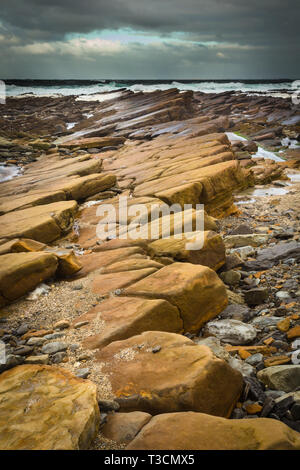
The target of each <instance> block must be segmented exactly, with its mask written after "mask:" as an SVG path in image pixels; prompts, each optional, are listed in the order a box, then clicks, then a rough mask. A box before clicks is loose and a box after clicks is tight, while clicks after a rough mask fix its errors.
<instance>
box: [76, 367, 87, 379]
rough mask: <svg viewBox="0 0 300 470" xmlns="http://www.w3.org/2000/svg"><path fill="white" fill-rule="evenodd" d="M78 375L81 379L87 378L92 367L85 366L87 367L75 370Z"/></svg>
mask: <svg viewBox="0 0 300 470" xmlns="http://www.w3.org/2000/svg"><path fill="white" fill-rule="evenodd" d="M75 375H76V377H79V378H80V379H86V378H87V377H88V376H89V375H90V369H88V368H85V369H77V370H76V372H75Z"/></svg>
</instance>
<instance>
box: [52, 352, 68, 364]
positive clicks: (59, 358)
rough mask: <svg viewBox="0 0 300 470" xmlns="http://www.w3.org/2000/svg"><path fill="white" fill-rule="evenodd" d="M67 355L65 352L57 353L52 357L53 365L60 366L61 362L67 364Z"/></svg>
mask: <svg viewBox="0 0 300 470" xmlns="http://www.w3.org/2000/svg"><path fill="white" fill-rule="evenodd" d="M67 357H68V356H67V353H66V352H64V351H60V352H57V353H55V354H53V356H52V357H51V361H52V362H53V364H59V363H60V362H65V361H66V359H67Z"/></svg>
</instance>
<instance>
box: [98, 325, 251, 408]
mask: <svg viewBox="0 0 300 470" xmlns="http://www.w3.org/2000/svg"><path fill="white" fill-rule="evenodd" d="M97 358H98V359H99V360H100V362H101V363H102V364H103V368H102V371H103V372H104V373H106V374H108V380H109V381H110V383H111V388H112V392H113V394H114V396H115V400H116V401H118V402H119V404H120V407H121V408H120V409H121V411H137V410H139V411H145V412H148V413H151V414H157V413H166V412H175V411H186V410H194V411H201V412H205V413H210V414H213V415H219V416H229V415H230V412H231V410H232V407H233V406H234V404H235V403H236V401H237V399H238V397H239V395H240V393H241V390H242V383H243V381H242V376H241V374H240V373H239V372H237V371H235V370H234V369H232V368H231V367H230V366H229V365H228V364H227V363H226V362H225V361H222V360H220V359H217V358H216V357H215V356H214V354H213V353H212V351H211V350H210V349H209V348H207V347H206V346H198V345H196V344H195V343H193V341H191V340H190V339H188V338H186V337H184V336H181V335H177V334H174V333H165V332H157V331H147V332H145V333H143V334H141V335H138V336H134V337H132V338H129V339H127V340H124V341H116V342H114V343H111V344H110V345H109V346H106V347H105V348H103V349H102V350H101V351H100V352H99V353H98V355H97Z"/></svg>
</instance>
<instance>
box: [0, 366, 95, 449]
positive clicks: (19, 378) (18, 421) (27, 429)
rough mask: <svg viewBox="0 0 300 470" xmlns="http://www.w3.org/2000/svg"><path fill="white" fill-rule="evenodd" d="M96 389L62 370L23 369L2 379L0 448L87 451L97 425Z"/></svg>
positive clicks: (28, 367) (22, 367) (42, 367)
mask: <svg viewBox="0 0 300 470" xmlns="http://www.w3.org/2000/svg"><path fill="white" fill-rule="evenodd" d="M99 419H100V416H99V408H98V403H97V399H96V386H95V385H94V384H92V383H91V382H88V381H83V380H80V379H77V378H75V377H74V376H73V375H72V374H70V373H69V372H67V371H66V370H64V369H60V368H57V367H51V366H39V365H24V366H19V367H16V368H14V369H12V370H10V371H7V372H4V373H3V374H1V375H0V423H1V429H2V432H1V437H0V448H1V449H3V450H76V449H87V448H88V446H89V444H90V442H91V441H92V439H93V438H94V436H95V434H96V432H97V429H98V425H99Z"/></svg>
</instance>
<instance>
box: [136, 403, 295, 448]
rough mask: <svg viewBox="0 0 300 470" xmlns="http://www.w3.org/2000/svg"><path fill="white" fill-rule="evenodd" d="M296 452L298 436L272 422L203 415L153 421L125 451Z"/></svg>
mask: <svg viewBox="0 0 300 470" xmlns="http://www.w3.org/2000/svg"><path fill="white" fill-rule="evenodd" d="M142 449H143V450H160V449H162V450H167V449H170V450H299V449H300V436H299V433H297V432H296V431H293V430H292V429H291V428H289V427H287V426H286V425H285V424H283V423H281V422H280V421H277V420H275V419H267V418H254V419H238V420H237V419H224V418H219V417H215V416H209V415H206V414H202V413H192V412H189V413H168V414H161V415H159V416H155V417H153V418H152V419H151V420H150V422H149V423H148V424H146V426H144V427H143V429H142V430H141V431H140V432H139V434H138V435H137V436H136V438H135V439H134V440H133V441H132V442H131V443H130V444H129V445H128V446H127V450H142Z"/></svg>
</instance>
